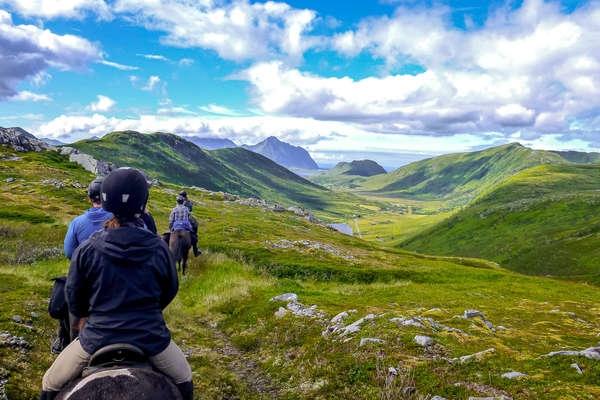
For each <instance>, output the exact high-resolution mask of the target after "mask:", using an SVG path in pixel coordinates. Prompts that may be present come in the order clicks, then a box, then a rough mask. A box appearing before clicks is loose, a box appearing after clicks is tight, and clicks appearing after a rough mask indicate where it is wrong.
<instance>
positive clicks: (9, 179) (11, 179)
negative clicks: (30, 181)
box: [4, 177, 15, 183]
mask: <svg viewBox="0 0 600 400" xmlns="http://www.w3.org/2000/svg"><path fill="white" fill-rule="evenodd" d="M14 181H15V178H12V177H11V178H6V179H5V180H4V182H6V183H11V182H14Z"/></svg>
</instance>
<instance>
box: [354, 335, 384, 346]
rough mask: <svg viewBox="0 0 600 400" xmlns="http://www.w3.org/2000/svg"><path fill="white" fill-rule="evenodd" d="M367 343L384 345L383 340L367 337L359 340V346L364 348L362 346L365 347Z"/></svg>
mask: <svg viewBox="0 0 600 400" xmlns="http://www.w3.org/2000/svg"><path fill="white" fill-rule="evenodd" d="M368 343H385V340H382V339H376V338H369V337H367V338H362V339H360V345H361V346H364V345H366V344H368Z"/></svg>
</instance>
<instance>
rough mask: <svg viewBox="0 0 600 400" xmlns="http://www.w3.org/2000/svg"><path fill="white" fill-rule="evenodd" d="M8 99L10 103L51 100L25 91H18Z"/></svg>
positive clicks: (43, 95) (45, 96) (42, 95)
mask: <svg viewBox="0 0 600 400" xmlns="http://www.w3.org/2000/svg"><path fill="white" fill-rule="evenodd" d="M8 99H9V100H11V101H35V102H38V101H52V99H51V98H50V97H48V96H47V95H45V94H39V93H32V92H28V91H27V90H23V91H20V92H19V93H17V94H15V95H14V96H11V97H9V98H8Z"/></svg>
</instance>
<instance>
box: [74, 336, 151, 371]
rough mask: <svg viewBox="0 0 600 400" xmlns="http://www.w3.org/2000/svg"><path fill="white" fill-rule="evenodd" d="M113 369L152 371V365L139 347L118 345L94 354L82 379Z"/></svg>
mask: <svg viewBox="0 0 600 400" xmlns="http://www.w3.org/2000/svg"><path fill="white" fill-rule="evenodd" d="M111 368H145V369H152V365H151V364H150V361H149V360H148V357H147V356H146V355H145V354H144V352H143V351H142V350H141V349H140V348H139V347H137V346H134V345H131V344H127V343H116V344H111V345H108V346H104V347H102V348H101V349H100V350H98V351H96V352H95V353H94V354H92V356H91V357H90V361H89V362H88V365H87V367H85V368H84V370H83V372H82V373H81V377H82V378H85V377H86V376H89V375H91V374H93V373H94V372H97V371H99V370H103V369H111Z"/></svg>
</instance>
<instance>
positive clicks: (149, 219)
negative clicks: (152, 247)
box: [140, 212, 157, 233]
mask: <svg viewBox="0 0 600 400" xmlns="http://www.w3.org/2000/svg"><path fill="white" fill-rule="evenodd" d="M140 218H141V219H142V221H144V224H146V228H148V230H149V231H150V232H152V233H157V231H156V222H154V217H153V216H152V214H150V213H146V212H143V213H142V215H141V216H140Z"/></svg>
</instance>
